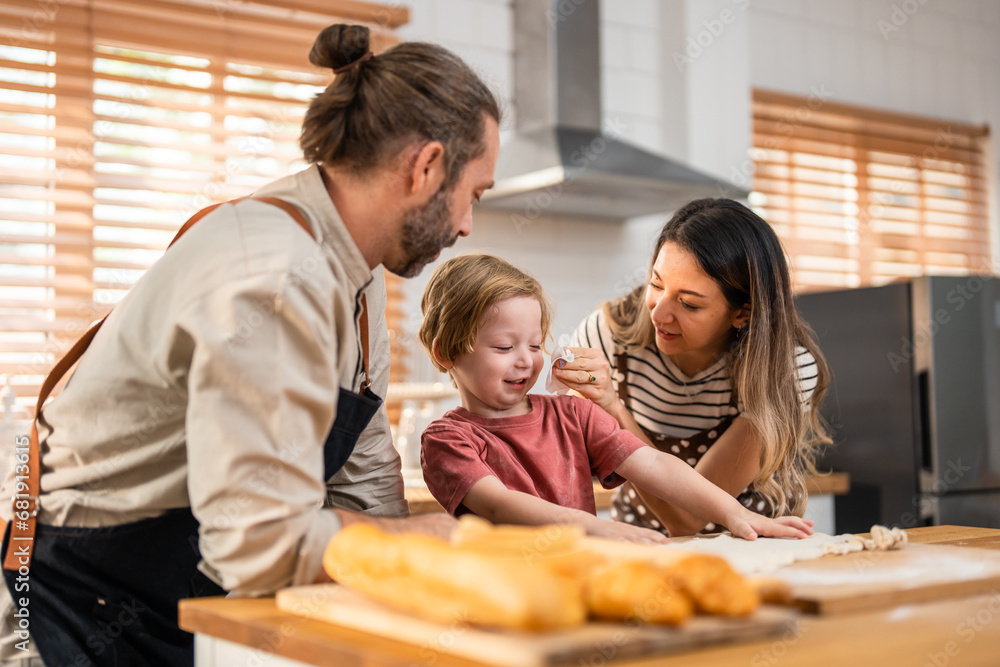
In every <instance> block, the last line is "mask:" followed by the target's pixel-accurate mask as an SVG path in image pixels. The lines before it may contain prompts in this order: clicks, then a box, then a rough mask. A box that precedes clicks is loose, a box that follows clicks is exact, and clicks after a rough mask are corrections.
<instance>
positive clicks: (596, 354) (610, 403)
mask: <svg viewBox="0 0 1000 667" xmlns="http://www.w3.org/2000/svg"><path fill="white" fill-rule="evenodd" d="M566 349H567V350H569V351H570V352H572V353H573V356H574V357H575V358H574V359H573V361H571V362H569V363H566V362H565V361H562V360H560V361H558V362H556V365H555V368H554V369H553V373H554V375H555V377H556V378H557V379H558V380H559V381H560V382H562V383H563V384H565V385H566V386H567V387H569V388H570V389H572V390H573V391H575V392H576V393H578V394H580V395H581V396H583V397H584V398H586V399H589V400H591V401H593V402H594V403H595V404H596V405H598V406H600V407H601V408H603V409H604V411H605V412H607V413H608V414H610V415H612V416H614V417H617V416H618V415H617V414H616V411H617V410H618V409H619V408H620V407H622V405H621V401H619V400H618V395H617V394H615V385H614V383H613V382H612V381H611V366H610V365H609V364H608V360H607V358H605V356H604V353H603V352H601V351H600V350H597V349H594V348H592V347H567V348H566Z"/></svg>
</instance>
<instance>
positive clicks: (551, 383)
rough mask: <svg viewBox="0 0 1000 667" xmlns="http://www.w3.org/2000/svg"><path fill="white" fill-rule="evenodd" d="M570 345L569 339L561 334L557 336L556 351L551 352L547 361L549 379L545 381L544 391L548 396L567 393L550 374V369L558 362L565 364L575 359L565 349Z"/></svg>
mask: <svg viewBox="0 0 1000 667" xmlns="http://www.w3.org/2000/svg"><path fill="white" fill-rule="evenodd" d="M569 343H570V338H569V336H568V335H566V334H563V335H561V336H559V343H558V344H557V345H556V349H555V350H553V351H552V358H551V359H550V360H549V377H548V379H547V380H545V391H547V392H549V393H550V394H557V395H559V396H561V395H563V394H568V393H569V387H567V386H566V385H564V384H563V383H562V382H560V381H559V380H557V379H556V377H555V376H554V375H553V374H552V367H553V366H554V365H555V363H556V362H557V361H559V360H563V361H565V362H566V363H569V362H571V361H573V359H575V358H576V357H574V356H573V353H572V352H570V351H569V350H567V349H566V347H567V346H568V345H569Z"/></svg>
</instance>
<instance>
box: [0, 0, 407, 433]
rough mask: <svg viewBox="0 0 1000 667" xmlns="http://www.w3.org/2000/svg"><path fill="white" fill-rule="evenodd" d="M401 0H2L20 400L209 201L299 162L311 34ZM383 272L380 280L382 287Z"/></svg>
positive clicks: (3, 259) (0, 248) (10, 269)
mask: <svg viewBox="0 0 1000 667" xmlns="http://www.w3.org/2000/svg"><path fill="white" fill-rule="evenodd" d="M344 19H347V20H350V21H353V22H359V21H360V22H365V23H368V24H369V25H371V26H372V28H373V42H374V44H373V46H374V48H376V49H377V50H380V49H383V48H385V47H386V46H388V45H391V44H392V43H394V42H395V41H396V39H395V38H394V37H393V36H392V34H391V33H390V32H387V31H386V29H389V28H395V27H397V26H398V25H400V24H402V23H404V22H405V21H406V19H407V12H406V10H405V9H398V8H397V9H390V8H387V7H382V6H379V5H373V4H370V3H364V2H356V1H354V0H341V1H339V2H338V1H331V2H323V1H321V0H289V1H278V0H273V1H268V0H256V1H248V0H239V1H238V2H237V1H235V0H204V1H200V0H144V1H143V2H131V1H129V0H60V1H59V2H51V3H50V2H44V1H43V2H39V1H38V0H5V2H4V4H3V5H2V6H0V373H2V374H6V375H7V377H8V380H9V381H10V382H11V384H12V386H13V387H14V390H15V392H16V393H17V395H18V405H19V406H20V407H21V408H22V409H23V410H24V411H23V412H22V414H21V415H20V416H28V414H30V413H29V412H28V411H29V410H31V412H33V405H34V401H35V398H36V397H37V394H38V390H39V388H40V387H41V383H42V380H43V379H44V377H45V375H46V373H47V372H48V370H49V369H50V367H51V366H52V364H53V363H54V362H55V361H56V359H58V358H59V357H60V356H61V355H62V353H63V352H64V351H65V350H66V349H68V347H69V345H71V344H72V343H73V342H74V341H75V340H76V339H77V338H78V337H79V336H80V335H81V334H82V333H83V332H84V331H85V330H86V329H87V327H89V325H90V324H91V323H92V322H93V321H94V320H97V319H99V318H100V317H103V316H104V315H105V314H106V313H107V312H108V311H109V310H110V308H111V307H112V306H113V305H114V304H115V303H116V302H118V301H119V300H120V299H121V298H122V296H123V295H124V294H125V293H126V292H127V291H128V289H129V287H130V286H131V285H132V284H133V283H134V282H135V281H136V280H137V279H138V278H139V276H141V275H142V274H143V272H144V271H145V270H146V268H148V267H149V265H150V264H152V263H153V262H154V261H156V259H157V258H158V257H159V256H160V255H161V254H162V252H163V250H164V249H165V248H166V245H167V243H168V242H169V240H170V239H171V238H172V237H173V235H174V233H175V232H176V230H177V229H178V228H179V227H180V225H181V224H182V223H183V222H184V221H185V220H186V219H187V218H188V217H190V216H191V214H193V213H194V212H195V211H197V210H198V209H200V208H202V207H204V206H206V205H208V204H211V203H213V202H218V201H225V200H228V199H233V198H236V197H241V196H245V195H247V194H250V193H251V192H252V191H253V190H255V189H256V188H257V187H259V186H261V185H263V184H264V183H267V182H269V181H271V180H274V179H275V178H278V177H280V176H283V175H285V174H289V173H292V172H294V171H297V170H299V169H301V168H302V167H303V166H304V163H303V162H302V154H301V151H300V150H299V148H298V134H299V129H300V125H301V120H302V117H303V115H304V113H305V110H306V106H307V104H308V101H309V99H310V98H311V97H312V96H313V95H314V94H315V93H316V92H318V91H319V90H321V89H322V88H323V87H324V86H326V85H327V83H328V82H329V77H330V72H329V71H328V70H323V71H320V70H317V69H316V68H314V67H313V66H312V65H310V64H309V62H308V51H309V48H310V46H311V45H312V43H313V40H314V39H315V37H316V35H317V34H318V33H319V31H320V30H321V29H322V28H323V27H324V26H326V25H329V24H330V23H334V22H337V21H338V20H344ZM390 289H392V288H390Z"/></svg>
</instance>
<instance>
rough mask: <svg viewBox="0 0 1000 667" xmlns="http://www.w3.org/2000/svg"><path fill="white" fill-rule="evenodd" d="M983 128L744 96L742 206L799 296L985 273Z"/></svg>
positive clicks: (775, 96)
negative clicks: (749, 102)
mask: <svg viewBox="0 0 1000 667" xmlns="http://www.w3.org/2000/svg"><path fill="white" fill-rule="evenodd" d="M988 134H989V132H988V128H987V127H985V126H974V125H968V124H962V123H957V122H951V121H944V120H937V119H930V118H921V117H916V116H909V115H904V114H897V113H888V112H883V111H874V110H870V109H864V108H861V107H855V106H851V105H845V104H836V103H832V102H829V101H828V100H824V99H822V98H821V97H818V96H816V97H810V98H803V97H797V96H791V95H785V94H781V93H775V92H769V91H761V90H757V91H755V92H754V97H753V149H752V157H753V162H754V166H755V174H754V185H753V190H754V191H753V192H752V194H751V198H750V202H751V204H752V205H753V206H754V207H755V209H756V210H758V212H759V213H760V214H761V215H762V216H763V217H764V219H765V220H767V221H768V222H770V223H771V224H772V225H773V226H774V228H775V230H776V232H777V234H778V236H779V237H780V238H781V240H782V243H783V244H784V245H785V249H786V252H787V253H788V255H789V259H790V263H791V266H790V268H791V269H792V277H793V280H794V282H795V286H796V289H798V290H800V291H809V290H818V289H835V288H844V287H860V286H868V285H880V284H884V283H887V282H891V281H893V280H897V279H900V278H903V277H909V276H916V275H922V274H938V275H968V274H976V273H979V274H989V273H994V272H995V270H994V268H993V262H992V257H991V243H990V230H989V226H988V214H987V208H988V205H987V191H988V186H987V177H986V167H985V163H984V143H985V140H986V138H987V136H988Z"/></svg>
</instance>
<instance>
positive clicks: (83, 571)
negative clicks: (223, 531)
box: [3, 387, 382, 667]
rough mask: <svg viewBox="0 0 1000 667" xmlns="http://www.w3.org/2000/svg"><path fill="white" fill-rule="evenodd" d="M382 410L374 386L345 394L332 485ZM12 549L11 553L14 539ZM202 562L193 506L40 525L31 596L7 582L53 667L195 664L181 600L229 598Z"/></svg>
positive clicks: (333, 444)
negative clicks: (90, 524)
mask: <svg viewBox="0 0 1000 667" xmlns="http://www.w3.org/2000/svg"><path fill="white" fill-rule="evenodd" d="M381 404H382V399H381V398H379V397H378V396H377V395H376V394H375V393H374V392H373V391H372V390H371V389H369V388H367V387H366V388H365V390H364V393H363V394H355V393H353V392H350V391H347V390H345V389H341V390H340V397H339V399H338V403H337V417H336V419H335V420H334V423H333V428H331V429H330V434H329V435H328V436H327V438H326V443H325V444H324V446H323V463H324V475H325V477H324V479H329V478H330V476H332V475H333V474H334V473H335V472H337V470H339V469H340V468H341V466H343V465H344V462H345V461H347V459H348V457H349V456H350V455H351V452H352V451H353V450H354V445H355V444H356V443H357V441H358V437H359V436H360V435H361V432H362V431H363V430H364V429H365V427H366V426H367V425H368V422H369V421H371V418H372V416H373V415H374V414H375V412H376V411H377V410H378V408H379V406H380V405H381ZM7 530H8V531H9V530H10V526H8V528H7ZM3 544H4V554H3V555H4V556H6V545H7V536H6V535H5V536H4V541H3ZM200 560H201V552H200V551H199V549H198V521H197V520H196V519H195V518H194V516H193V515H192V514H191V510H190V508H187V507H184V508H178V509H175V510H170V511H169V512H167V513H166V514H164V515H162V516H158V517H156V518H153V519H145V520H143V521H136V522H133V523H127V524H124V525H119V526H109V527H105V528H70V527H62V526H46V525H43V524H39V525H38V528H37V532H36V534H35V553H34V557H33V559H32V562H31V571H30V574H29V575H28V577H27V579H28V581H27V584H28V587H29V589H28V591H27V592H25V591H23V590H18V586H19V583H20V586H21V587H23V586H24V582H18V581H17V578H18V573H17V572H14V571H7V570H5V571H4V579H5V581H6V584H7V588H8V590H9V591H10V593H11V597H12V598H13V599H14V604H15V606H17V607H20V606H21V605H20V600H21V598H27V599H28V601H29V603H28V605H27V609H28V619H29V623H30V631H31V641H32V644H33V645H34V646H35V648H36V649H37V650H38V653H39V655H41V657H42V660H43V661H44V662H45V664H46V665H49V666H50V667H62V666H63V665H74V666H76V665H128V666H129V667H131V666H132V665H164V667H172V666H174V665H192V664H194V650H193V647H194V642H193V636H192V635H191V634H190V633H187V632H184V631H183V630H181V629H180V628H179V627H178V626H177V603H178V601H179V600H181V599H183V598H190V597H202V596H208V595H225V593H226V591H224V590H223V589H222V588H220V587H219V586H218V585H217V584H216V583H214V582H213V581H211V580H210V579H209V578H208V577H207V576H205V575H204V574H202V572H201V571H200V570H198V562H199V561H200ZM79 656H83V657H79Z"/></svg>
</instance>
